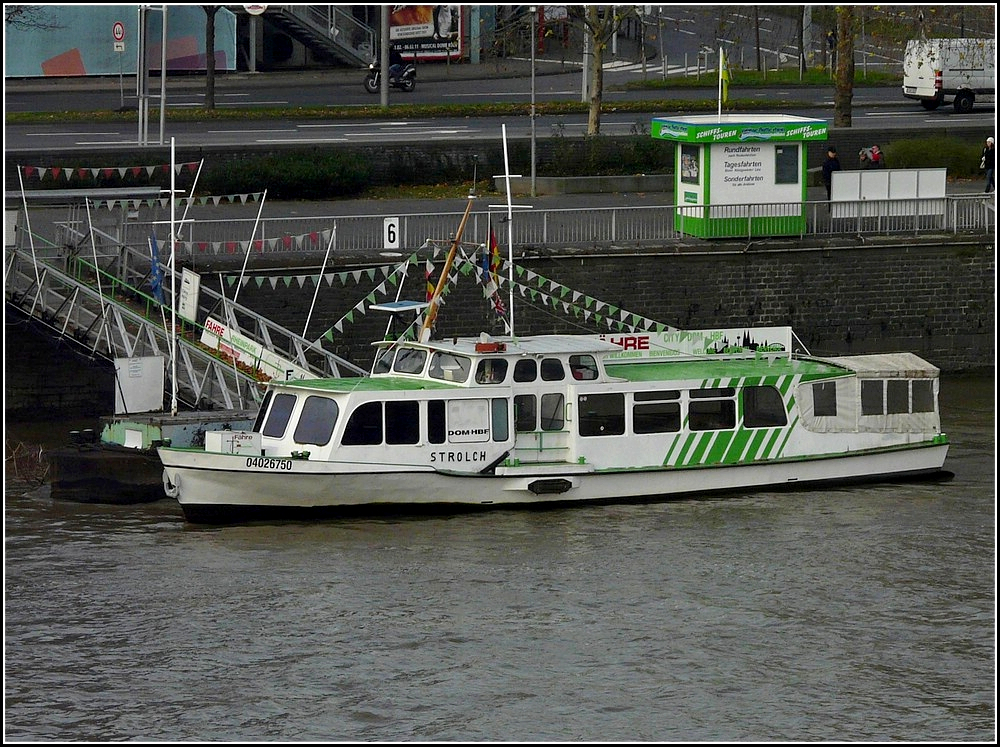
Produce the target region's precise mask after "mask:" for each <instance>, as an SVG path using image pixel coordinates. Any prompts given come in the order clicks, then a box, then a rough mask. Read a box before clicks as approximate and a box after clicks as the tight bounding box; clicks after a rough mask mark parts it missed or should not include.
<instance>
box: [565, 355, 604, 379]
mask: <svg viewBox="0 0 1000 747" xmlns="http://www.w3.org/2000/svg"><path fill="white" fill-rule="evenodd" d="M569 370H570V372H571V373H572V374H573V378H574V379H576V380H577V381H594V380H595V379H597V361H596V360H594V356H592V355H571V356H570V357H569Z"/></svg>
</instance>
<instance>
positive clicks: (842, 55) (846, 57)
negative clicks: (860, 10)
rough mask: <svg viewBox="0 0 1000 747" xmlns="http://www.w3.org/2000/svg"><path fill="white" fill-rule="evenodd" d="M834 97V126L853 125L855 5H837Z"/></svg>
mask: <svg viewBox="0 0 1000 747" xmlns="http://www.w3.org/2000/svg"><path fill="white" fill-rule="evenodd" d="M834 84H835V86H836V90H835V92H834V97H833V126H834V127H850V126H851V99H853V98H854V6H853V5H838V6H837V75H836V78H835V80H834Z"/></svg>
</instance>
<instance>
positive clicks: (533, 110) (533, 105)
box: [531, 5, 538, 197]
mask: <svg viewBox="0 0 1000 747" xmlns="http://www.w3.org/2000/svg"><path fill="white" fill-rule="evenodd" d="M537 12H538V8H537V7H536V6H534V5H532V6H531V196H532V197H534V196H535V45H536V44H538V40H537V39H535V20H536V19H535V14H536V13H537Z"/></svg>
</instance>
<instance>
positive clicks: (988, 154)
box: [979, 137, 997, 192]
mask: <svg viewBox="0 0 1000 747" xmlns="http://www.w3.org/2000/svg"><path fill="white" fill-rule="evenodd" d="M996 166H997V152H996V150H995V149H994V148H993V138H991V137H988V138H986V147H985V148H983V158H982V160H981V161H980V162H979V168H981V169H984V170H985V171H986V191H987V192H992V191H993V190H994V189H996V184H994V183H993V179H994V171H995V170H996Z"/></svg>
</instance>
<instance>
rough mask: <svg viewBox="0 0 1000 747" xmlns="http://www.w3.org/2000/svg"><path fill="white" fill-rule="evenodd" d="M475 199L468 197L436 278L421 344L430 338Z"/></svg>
mask: <svg viewBox="0 0 1000 747" xmlns="http://www.w3.org/2000/svg"><path fill="white" fill-rule="evenodd" d="M475 199H476V197H475V195H469V204H468V205H466V206H465V215H463V216H462V222H461V223H459V224H458V232H457V233H456V234H455V238H454V239H452V241H451V248H450V249H449V250H448V257H447V259H446V260H445V263H444V269H443V270H442V271H441V277H439V278H438V282H437V286H435V288H434V295H432V296H431V300H430V305H429V306H428V307H427V312H426V313H425V314H424V324H423V326H422V327H421V328H420V336H419V338H418V339H419V340H420V341H421V342H424V341H427V340H429V339H430V338H431V327H432V326H433V325H434V320H435V319H436V318H437V312H438V306H439V305H440V298H441V294H442V293H443V292H444V286H445V283H447V282H448V276H449V275H450V274H451V265H452V263H453V262H454V261H455V253H456V252H457V251H458V245H459V244H460V243H461V241H462V233H463V232H464V231H465V224H466V222H467V221H468V220H469V213H470V212H472V201H473V200H475Z"/></svg>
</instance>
